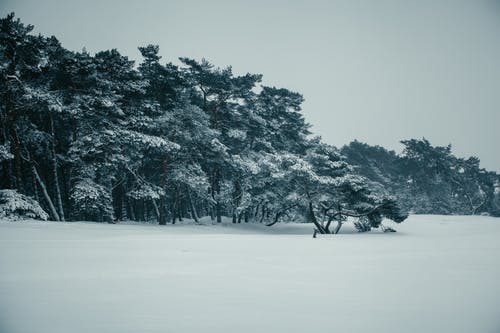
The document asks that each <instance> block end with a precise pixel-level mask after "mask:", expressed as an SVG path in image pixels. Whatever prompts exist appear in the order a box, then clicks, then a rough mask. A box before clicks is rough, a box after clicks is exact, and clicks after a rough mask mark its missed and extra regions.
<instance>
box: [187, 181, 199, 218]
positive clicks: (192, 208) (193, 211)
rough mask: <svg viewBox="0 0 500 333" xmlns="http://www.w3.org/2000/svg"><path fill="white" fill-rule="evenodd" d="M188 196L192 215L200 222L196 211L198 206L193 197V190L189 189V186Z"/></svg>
mask: <svg viewBox="0 0 500 333" xmlns="http://www.w3.org/2000/svg"><path fill="white" fill-rule="evenodd" d="M187 196H188V201H189V209H190V210H191V217H192V218H193V220H194V221H195V222H196V223H198V222H199V220H198V212H197V211H196V207H195V206H194V204H193V198H192V197H191V191H190V190H189V188H188V189H187Z"/></svg>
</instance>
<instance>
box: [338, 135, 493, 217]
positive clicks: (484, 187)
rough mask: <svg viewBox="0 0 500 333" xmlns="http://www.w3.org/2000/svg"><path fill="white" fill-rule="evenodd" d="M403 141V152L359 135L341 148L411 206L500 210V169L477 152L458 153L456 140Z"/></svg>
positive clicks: (421, 210) (419, 210)
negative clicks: (490, 168) (483, 163)
mask: <svg viewBox="0 0 500 333" xmlns="http://www.w3.org/2000/svg"><path fill="white" fill-rule="evenodd" d="M401 143H402V144H403V148H404V149H403V151H402V153H401V154H396V153H395V152H394V151H389V150H387V149H385V148H383V147H380V146H370V145H368V144H366V143H362V142H359V141H353V142H351V143H350V144H349V145H346V146H344V147H342V149H341V153H342V155H343V156H345V157H346V159H347V161H348V162H349V163H350V164H351V165H353V166H354V167H355V169H356V171H357V172H358V173H359V174H361V175H363V176H365V177H366V178H367V179H369V180H370V181H372V182H374V183H377V184H382V186H383V187H384V189H385V191H387V192H388V193H390V194H392V195H394V196H396V197H397V198H398V201H399V202H400V203H401V205H402V206H404V207H405V209H406V210H408V211H410V212H413V213H416V214H461V215H475V214H489V215H493V216H500V175H498V174H497V173H496V172H492V171H487V170H485V169H484V168H481V167H480V165H479V162H480V161H479V159H478V158H477V157H474V156H472V157H468V158H462V157H457V156H455V155H454V154H453V153H452V151H451V145H447V146H433V145H432V144H431V143H430V142H429V141H428V140H426V139H425V138H423V139H419V140H417V139H411V140H404V141H402V142H401Z"/></svg>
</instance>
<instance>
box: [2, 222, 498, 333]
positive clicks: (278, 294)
mask: <svg viewBox="0 0 500 333" xmlns="http://www.w3.org/2000/svg"><path fill="white" fill-rule="evenodd" d="M203 221H204V223H210V222H209V221H207V220H206V218H204V220H203ZM391 226H392V225H391ZM396 228H397V229H398V232H397V233H382V232H379V231H374V232H370V233H362V234H360V233H356V232H355V231H354V229H353V227H352V226H351V225H349V224H348V225H346V227H345V228H343V229H342V232H343V233H342V234H339V235H319V237H318V238H317V239H313V238H312V237H311V232H312V227H311V225H309V224H291V223H290V224H285V223H280V224H277V225H275V226H273V227H271V228H268V227H265V226H263V225H259V224H244V223H242V224H239V225H232V224H230V223H223V224H221V225H213V226H212V225H194V224H189V225H167V226H163V227H162V226H157V225H140V224H119V225H112V224H97V223H81V222H74V223H56V222H37V221H22V222H10V221H1V222H0V331H1V332H6V333H21V332H22V333H29V332H37V333H49V332H50V333H63V332H64V333H67V332H73V333H80V332H81V333H87V332H108V333H114V332H116V333H118V332H119V333H127V332H130V333H132V332H134V333H136V332H162V333H163V332H176V333H182V332H196V333H199V332H217V333H220V332H238V333H244V332H249V333H250V332H251V333H255V332H272V333H280V332H286V333H290V332H363V333H364V332H371V333H378V332H380V333H390V332H398V333H399V332H406V333H412V332H415V333H417V332H418V333H421V332H440V333H462V332H463V333H470V332H477V333H496V332H499V331H500V283H499V281H500V265H499V262H500V261H499V259H500V242H499V241H498V240H499V237H500V219H496V218H490V217H484V216H475V217H471V216H467V217H465V216H463V217H460V216H458V217H456V216H455V217H453V216H448V217H444V216H425V215H420V216H411V217H410V218H409V219H408V221H407V222H406V223H404V224H402V225H397V227H396Z"/></svg>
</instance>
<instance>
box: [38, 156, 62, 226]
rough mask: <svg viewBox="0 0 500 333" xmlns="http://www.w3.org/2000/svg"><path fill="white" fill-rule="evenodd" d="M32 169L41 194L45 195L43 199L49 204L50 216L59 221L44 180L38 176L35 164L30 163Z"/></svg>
mask: <svg viewBox="0 0 500 333" xmlns="http://www.w3.org/2000/svg"><path fill="white" fill-rule="evenodd" d="M32 170H33V174H34V175H35V178H36V180H37V182H38V184H39V185H40V187H41V189H42V193H43V196H44V197H45V200H46V201H47V204H48V205H49V208H50V212H51V214H52V217H53V218H54V220H56V221H60V219H59V214H57V211H56V208H55V207H54V204H53V203H52V199H50V196H49V194H48V193H47V188H46V187H45V184H44V182H43V181H42V179H41V178H40V175H39V174H38V171H37V169H36V166H35V164H32Z"/></svg>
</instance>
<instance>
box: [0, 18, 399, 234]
mask: <svg viewBox="0 0 500 333" xmlns="http://www.w3.org/2000/svg"><path fill="white" fill-rule="evenodd" d="M32 30H33V26H32V25H26V24H24V23H22V22H21V21H20V20H19V19H16V18H15V16H14V14H9V15H8V16H7V17H5V18H3V19H1V20H0V66H1V68H0V71H1V78H0V100H1V106H0V123H1V127H0V172H1V175H2V177H0V188H1V189H4V190H3V191H0V205H1V204H2V200H3V202H4V203H5V202H7V201H8V200H10V201H11V202H12V201H14V202H17V203H16V204H12V205H11V206H10V207H11V208H10V209H11V210H16V209H17V210H20V211H23V210H24V211H28V210H30V208H29V207H30V204H33V202H35V203H37V204H39V206H40V208H42V210H43V211H45V212H46V213H47V217H49V218H50V219H52V220H56V221H64V220H91V221H101V222H105V221H107V222H112V221H116V220H135V221H151V220H156V221H157V222H158V223H159V224H166V223H176V221H181V220H182V219H183V218H190V219H193V220H194V221H196V222H197V221H198V220H199V218H200V217H201V216H210V217H211V218H212V220H214V221H216V222H221V221H222V218H223V216H227V217H229V218H231V219H232V221H233V222H234V223H241V222H261V223H267V224H269V225H272V224H274V223H277V222H278V221H280V220H283V219H287V220H304V219H305V220H307V221H310V222H312V223H314V224H315V226H316V229H317V230H318V231H319V232H321V233H332V232H335V231H337V232H338V230H337V228H340V226H341V225H342V222H343V221H345V219H346V218H347V217H348V216H355V217H357V218H358V219H359V221H358V223H357V225H358V228H359V229H360V230H369V229H370V228H373V227H379V226H381V222H382V220H383V218H384V217H386V218H389V219H392V220H394V221H396V222H401V221H403V220H404V219H405V218H406V216H407V214H406V211H405V206H404V205H403V204H402V201H401V199H402V197H401V196H397V195H394V194H393V193H391V192H390V191H387V190H386V189H384V186H382V185H380V184H383V185H385V184H384V183H383V182H382V183H375V182H374V181H373V179H370V177H367V176H366V175H363V173H362V172H359V171H357V170H356V168H354V167H353V166H352V165H350V164H349V163H348V159H346V158H345V157H344V155H343V154H342V152H341V151H340V150H339V149H337V148H335V147H333V146H331V145H328V144H326V143H324V142H322V141H321V139H320V138H318V137H314V136H312V134H311V132H310V125H309V124H308V123H307V122H306V121H305V119H304V117H303V115H302V113H301V104H302V102H303V97H302V96H301V95H300V94H299V93H296V92H292V91H290V90H288V89H284V88H276V87H269V86H264V85H262V84H261V81H262V75H260V74H245V75H235V74H234V73H233V72H232V69H231V67H225V68H217V67H215V66H213V65H212V64H210V63H209V62H208V61H206V60H204V59H203V60H200V61H198V60H194V59H190V58H180V63H181V65H180V66H177V65H174V64H173V63H170V62H169V63H163V62H162V61H161V57H160V56H159V47H158V46H156V45H147V46H144V47H139V50H140V52H141V55H142V61H141V62H140V63H139V64H135V62H134V61H131V60H129V59H128V58H127V57H126V56H124V55H121V54H120V53H119V52H118V51H117V50H115V49H113V50H106V51H101V52H97V53H95V54H93V55H92V54H90V53H88V52H86V51H81V52H74V51H70V50H67V49H65V48H64V47H62V46H61V44H60V43H59V41H58V40H57V38H55V37H53V36H52V37H45V36H42V35H35V34H33V33H32ZM1 193H3V199H2V195H1ZM8 198H10V199H8ZM16 198H17V199H16ZM28 201H29V203H30V204H29V203H28ZM0 210H1V209H0ZM31 210H32V211H33V209H31ZM36 211H39V210H38V209H37V210H36ZM32 213H33V212H32ZM38 215H40V214H38ZM334 222H335V226H336V227H335V228H334V229H331V228H330V225H331V223H334Z"/></svg>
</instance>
